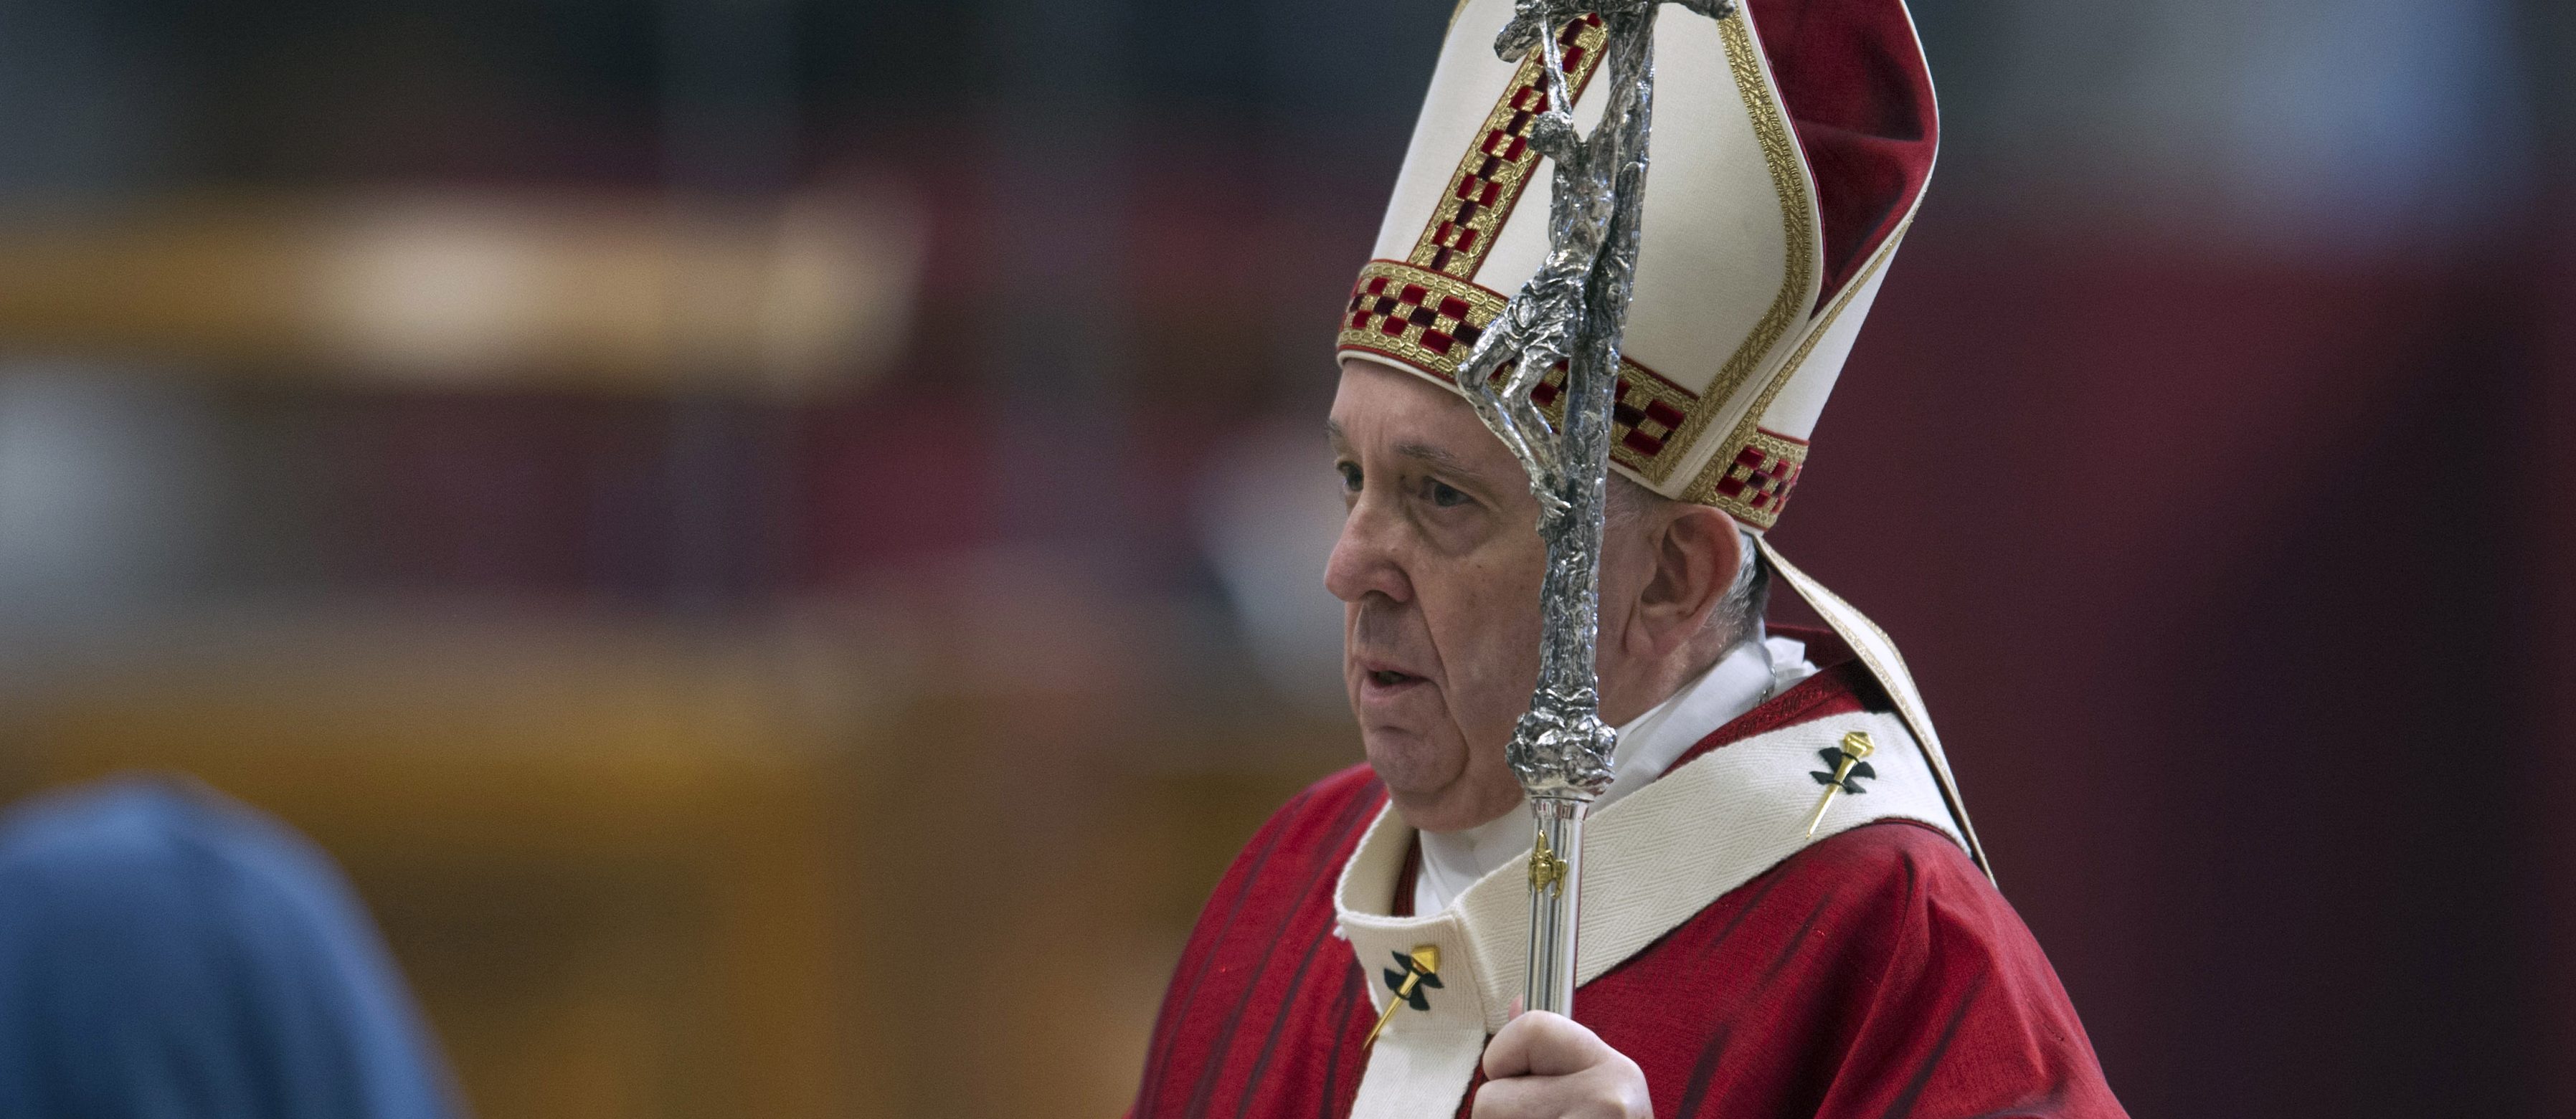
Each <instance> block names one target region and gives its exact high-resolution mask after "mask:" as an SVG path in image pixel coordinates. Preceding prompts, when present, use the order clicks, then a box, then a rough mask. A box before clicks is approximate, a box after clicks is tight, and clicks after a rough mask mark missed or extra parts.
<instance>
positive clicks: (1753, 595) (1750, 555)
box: [1603, 473, 1771, 649]
mask: <svg viewBox="0 0 2576 1119" xmlns="http://www.w3.org/2000/svg"><path fill="white" fill-rule="evenodd" d="M1672 500H1673V499H1672V498H1669V497H1665V496H1664V495H1662V494H1659V493H1656V492H1655V491H1653V490H1650V489H1647V488H1646V487H1644V486H1642V485H1639V484H1637V482H1636V481H1635V480H1633V479H1631V478H1629V477H1627V476H1626V475H1623V474H1618V473H1613V474H1611V475H1610V492H1609V500H1608V501H1606V502H1604V503H1603V505H1604V509H1603V512H1604V514H1605V516H1606V517H1607V519H1608V521H1609V525H1610V527H1612V528H1614V529H1624V528H1626V527H1628V526H1630V525H1632V524H1635V523H1636V520H1637V517H1638V515H1639V514H1641V513H1643V512H1644V511H1645V510H1646V508H1647V507H1648V506H1649V505H1650V504H1651V503H1654V502H1669V501H1672ZM1735 546H1736V551H1737V555H1738V557H1739V558H1738V560H1737V562H1736V565H1735V580H1734V581H1733V582H1731V583H1728V584H1727V586H1726V595H1725V596H1724V597H1723V598H1720V599H1719V600H1718V603H1717V609H1715V610H1712V611H1710V612H1709V615H1708V628H1709V629H1710V630H1711V631H1713V632H1716V633H1720V634H1722V635H1724V637H1725V640H1724V641H1722V642H1720V643H1719V645H1718V647H1719V648H1721V649H1732V648H1734V647H1736V646H1738V645H1741V644H1743V643H1745V642H1747V641H1759V640H1761V638H1762V618H1763V615H1765V614H1766V613H1768V612H1769V610H1770V608H1771V563H1770V561H1768V560H1765V559H1763V558H1762V544H1761V541H1759V540H1757V539H1755V538H1754V536H1753V530H1751V529H1748V528H1745V527H1744V526H1742V525H1737V526H1735Z"/></svg>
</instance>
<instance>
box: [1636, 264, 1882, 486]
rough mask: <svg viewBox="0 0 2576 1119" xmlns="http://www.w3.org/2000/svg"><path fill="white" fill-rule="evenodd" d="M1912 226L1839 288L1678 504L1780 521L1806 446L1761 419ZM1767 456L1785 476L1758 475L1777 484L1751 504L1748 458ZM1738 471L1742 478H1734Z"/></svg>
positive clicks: (1774, 471) (1771, 471) (1772, 471)
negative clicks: (1721, 451) (1770, 428)
mask: <svg viewBox="0 0 2576 1119" xmlns="http://www.w3.org/2000/svg"><path fill="white" fill-rule="evenodd" d="M1913 224H1914V219H1913V218H1912V217H1907V218H1906V219H1905V220H1904V221H1903V222H1900V223H1898V225H1897V227H1896V232H1894V233H1892V234H1889V235H1888V238H1887V243H1886V244H1885V245H1882V246H1880V247H1879V250H1878V253H1877V254H1876V255H1874V256H1872V257H1871V258H1870V261H1869V266H1868V267H1866V268H1863V269H1861V271H1860V274H1859V275H1857V276H1854V277H1852V282H1851V283H1849V284H1847V285H1845V286H1844V287H1843V292H1842V294H1841V295H1839V296H1836V297H1835V298H1834V303H1833V306H1831V307H1828V308H1826V309H1825V314H1824V317H1822V318H1819V319H1817V320H1816V325H1815V326H1814V327H1812V328H1810V329H1809V330H1808V331H1807V336H1806V337H1805V338H1803V339H1800V340H1799V342H1798V349H1797V351H1796V352H1794V353H1792V354H1790V355H1789V360H1787V361H1784V362H1781V363H1780V371H1779V372H1777V373H1774V374H1772V375H1771V381H1770V383H1769V384H1766V385H1764V386H1762V395H1760V396H1758V397H1755V398H1754V400H1753V407H1751V408H1748V409H1746V410H1745V413H1744V418H1743V419H1741V420H1738V421H1736V423H1735V430H1734V432H1733V433H1731V435H1730V436H1729V438H1728V439H1727V441H1726V446H1727V447H1728V448H1732V449H1733V453H1732V454H1723V455H1720V456H1718V457H1713V458H1711V459H1709V460H1708V465H1706V466H1703V467H1701V468H1700V471H1699V476H1698V477H1696V478H1693V479H1691V484H1690V485H1689V486H1687V487H1685V488H1684V489H1683V490H1682V497H1681V499H1682V500H1684V501H1690V502H1696V503H1698V504H1701V505H1714V506H1716V507H1718V508H1719V509H1722V510H1725V511H1726V512H1727V513H1728V514H1729V515H1731V516H1733V517H1734V518H1735V519H1736V520H1739V521H1742V522H1744V523H1745V524H1748V525H1751V526H1753V527H1754V528H1758V529H1764V530H1768V529H1769V528H1770V527H1771V526H1772V525H1775V524H1778V523H1779V522H1780V507H1781V506H1782V505H1784V504H1787V502H1788V500H1789V487H1790V486H1792V485H1795V484H1796V483H1797V480H1798V473H1799V471H1801V470H1804V469H1806V463H1807V444H1806V442H1805V441H1803V440H1793V439H1790V438H1789V437H1787V436H1784V435H1776V434H1773V433H1771V432H1768V431H1764V430H1762V426H1761V425H1762V416H1763V414H1764V413H1766V412H1769V411H1770V410H1771V402H1772V401H1773V400H1776V399H1778V398H1779V396H1780V390H1781V389H1783V388H1786V387H1788V384H1789V379H1790V378H1792V377H1795V376H1797V374H1798V370H1799V369H1801V368H1804V367H1805V366H1806V364H1807V355H1808V354H1811V353H1814V352H1815V349H1816V343H1817V342H1818V341H1820V340H1822V339H1823V338H1824V336H1825V332H1826V331H1827V330H1830V329H1832V328H1833V325H1834V320H1836V319H1839V318H1841V317H1842V313H1843V309H1844V308H1846V307H1849V306H1851V302H1852V299H1853V297H1855V296H1857V295H1859V294H1860V291H1861V289H1862V288H1864V287H1867V286H1868V285H1869V280H1870V277H1872V276H1874V275H1876V274H1877V273H1878V270H1879V269H1880V268H1881V267H1883V266H1885V265H1886V264H1887V261H1888V258H1889V257H1892V256H1894V255H1896V245H1897V243H1898V242H1900V241H1903V240H1904V239H1905V231H1906V230H1907V229H1908V228H1911V227H1912V226H1913ZM1793 455H1794V457H1792V456H1793ZM1766 456H1767V458H1768V459H1777V460H1779V462H1780V463H1785V464H1786V472H1785V476H1784V475H1783V474H1782V472H1781V469H1780V466H1779V465H1778V464H1774V465H1772V466H1771V467H1770V468H1769V469H1768V470H1764V471H1761V472H1762V473H1764V475H1765V477H1766V480H1767V479H1773V478H1776V480H1777V484H1776V485H1774V486H1770V487H1768V488H1764V489H1759V490H1757V491H1755V493H1759V494H1760V495H1762V496H1765V497H1767V498H1768V500H1764V501H1761V502H1759V503H1756V502H1755V501H1754V500H1753V497H1754V493H1748V492H1747V491H1746V490H1745V489H1744V486H1745V484H1746V483H1747V482H1749V481H1751V480H1752V478H1751V474H1752V472H1753V471H1751V470H1750V469H1749V468H1748V467H1747V465H1746V463H1747V460H1748V458H1756V459H1759V458H1765V457H1766ZM1739 471H1744V472H1745V473H1741V474H1739Z"/></svg>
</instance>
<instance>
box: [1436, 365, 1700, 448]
mask: <svg viewBox="0 0 2576 1119" xmlns="http://www.w3.org/2000/svg"><path fill="white" fill-rule="evenodd" d="M1565 377H1566V368H1565V363H1564V362H1558V363H1557V365H1556V368H1554V369H1550V370H1548V371H1547V376H1546V377H1544V378H1541V379H1540V381H1539V383H1538V385H1537V386H1536V387H1534V388H1532V389H1530V403H1532V404H1536V405H1538V407H1539V411H1540V413H1541V414H1543V415H1545V416H1546V417H1547V422H1548V424H1549V425H1550V426H1552V427H1555V428H1558V429H1560V430H1562V429H1563V428H1564V426H1565V401H1564V400H1563V399H1562V394H1563V393H1564V392H1565ZM1453 379H1454V377H1453ZM1612 391H1613V392H1614V393H1616V396H1615V397H1614V398H1613V399H1612V400H1611V402H1610V458H1611V461H1613V462H1616V463H1618V464H1619V465H1621V466H1624V467H1627V468H1628V469H1629V470H1631V471H1634V472H1636V473H1637V474H1640V475H1644V474H1648V473H1650V472H1652V471H1654V470H1655V469H1656V468H1657V467H1661V468H1662V470H1663V472H1664V473H1667V474H1669V473H1671V472H1672V467H1671V465H1670V463H1669V460H1670V459H1679V458H1680V457H1682V454H1683V452H1684V451H1685V450H1687V449H1688V447H1689V446H1690V445H1689V444H1687V443H1684V442H1682V441H1680V440H1678V439H1675V438H1674V437H1673V433H1674V432H1675V431H1678V430H1680V428H1681V426H1682V424H1683V423H1684V422H1686V420H1687V419H1688V418H1689V416H1690V410H1691V408H1692V406H1694V405H1696V404H1697V403H1698V402H1699V398H1698V397H1695V396H1692V395H1691V394H1690V390H1689V389H1685V388H1683V387H1681V386H1680V385H1676V384H1674V383H1672V382H1671V381H1667V380H1665V379H1664V378H1663V377H1661V376H1659V375H1657V374H1656V373H1655V371H1654V370H1651V369H1648V368H1646V367H1645V366H1642V365H1639V364H1637V363H1636V362H1633V361H1630V360H1628V359H1627V358H1624V357H1623V358H1620V359H1619V379H1618V384H1617V386H1616V387H1615V388H1614V389H1613V390H1612ZM1667 452H1670V453H1669V454H1667Z"/></svg>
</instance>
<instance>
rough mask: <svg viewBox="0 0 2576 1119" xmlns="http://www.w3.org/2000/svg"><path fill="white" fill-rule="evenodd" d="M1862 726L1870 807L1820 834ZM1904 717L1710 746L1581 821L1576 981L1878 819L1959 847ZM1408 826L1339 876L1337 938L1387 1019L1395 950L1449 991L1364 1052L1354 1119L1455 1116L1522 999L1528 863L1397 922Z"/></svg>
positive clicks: (1850, 811)
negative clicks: (1828, 768)
mask: <svg viewBox="0 0 2576 1119" xmlns="http://www.w3.org/2000/svg"><path fill="white" fill-rule="evenodd" d="M1852 731H1862V732H1865V733H1867V734H1868V735H1869V736H1870V738H1871V739H1872V740H1873V741H1875V742H1877V743H1879V744H1880V745H1879V750H1878V752H1877V753H1876V754H1874V755H1873V756H1872V758H1871V764H1872V765H1873V766H1874V767H1875V768H1876V769H1877V771H1878V776H1877V777H1876V778H1875V779H1874V780H1873V781H1872V782H1871V783H1870V785H1869V793H1868V795H1866V796H1857V797H1838V798H1836V799H1835V801H1834V803H1833V804H1832V805H1831V806H1829V807H1828V809H1827V811H1826V814H1825V818H1824V821H1823V823H1822V825H1821V826H1819V827H1818V828H1817V829H1816V833H1815V839H1814V840H1810V839H1808V838H1807V835H1806V832H1805V828H1806V818H1807V814H1808V813H1809V812H1810V811H1811V810H1812V809H1813V808H1814V805H1815V801H1816V792H1817V788H1818V786H1817V784H1816V781H1815V779H1814V778H1812V777H1810V776H1809V773H1810V772H1811V771H1813V770H1815V769H1817V768H1818V767H1819V764H1820V763H1819V761H1818V752H1819V751H1821V750H1830V749H1833V748H1835V746H1836V745H1837V744H1838V743H1840V742H1841V741H1842V738H1843V736H1844V735H1845V734H1847V733H1850V732H1852ZM1914 741H1915V739H1914V738H1913V736H1912V734H1911V733H1910V732H1909V731H1908V730H1907V724H1906V721H1905V720H1903V719H1901V718H1899V717H1897V716H1895V715H1888V714H1878V713H1861V714H1851V715H1836V716H1829V717H1826V718H1822V719H1817V720H1814V721H1812V722H1807V723H1801V724H1799V725H1797V726H1793V727H1786V728H1783V729H1781V730H1777V731H1773V732H1771V733H1768V734H1762V735H1756V736H1754V737H1752V738H1748V739H1744V740H1742V741H1740V742H1734V743H1729V744H1727V745H1726V746H1723V747H1720V748H1718V749H1715V750H1711V751H1709V752H1708V753H1706V754H1703V755H1701V756H1699V757H1698V758H1695V759H1692V760H1691V761H1689V762H1687V763H1685V764H1683V765H1682V766H1680V767H1679V768H1677V769H1675V770H1673V771H1672V772H1671V773H1667V774H1665V775H1664V776H1663V777H1661V778H1658V779H1657V780H1655V781H1654V782H1652V783H1650V784H1648V785H1646V786H1645V787H1644V788H1641V789H1639V790H1637V791H1636V792H1635V793H1632V794H1630V795H1628V796H1627V797H1624V798H1622V799H1620V800H1618V801H1615V802H1613V803H1612V804H1610V806H1608V807H1606V808H1604V809H1602V810H1601V811H1600V813H1599V814H1597V815H1595V816H1593V817H1592V819H1591V821H1590V822H1589V823H1588V824H1587V825H1586V833H1585V836H1584V852H1583V881H1582V884H1581V887H1580V888H1581V889H1582V891H1583V935H1582V938H1581V940H1580V941H1579V943H1578V945H1577V948H1576V959H1575V981H1576V982H1577V983H1588V982H1590V981H1591V980H1592V979H1594V978H1595V977H1597V976H1599V975H1601V974H1602V973H1604V972H1606V971H1608V970H1610V969H1611V968H1612V967H1615V966H1617V965H1618V964H1619V963H1621V962H1622V961H1624V960H1626V959H1628V958H1629V957H1631V956H1634V955H1636V954H1637V953H1638V952H1640V951H1643V950H1644V949H1645V948H1646V947H1647V946H1648V945H1650V944H1653V943H1654V942H1655V941H1656V940H1657V939H1658V938H1660V937H1662V936H1663V935H1664V934H1665V933H1667V932H1670V931H1671V930H1672V929H1674V928H1675V927H1677V926H1679V925H1680V924H1681V923H1682V922H1684V921H1687V920H1689V919H1690V918H1691V917H1692V916H1693V915H1694V914H1697V913H1698V912H1699V911H1700V910H1702V909H1705V908H1707V907H1708V905H1709V903H1710V902H1713V901H1716V900H1717V899H1718V898H1719V897H1720V896H1722V895H1724V894H1725V893H1726V892H1727V891H1729V890H1732V889H1734V888H1736V887H1737V886H1741V885H1743V884H1744V883H1746V882H1748V881H1751V880H1752V879H1753V878H1754V877H1755V876H1757V875H1759V874H1761V873H1762V872H1763V871H1765V870H1768V869H1770V868H1771V867H1773V866H1776V865H1778V864H1779V863H1780V861H1781V860H1783V859H1786V858H1788V857H1789V856H1791V855H1793V854H1796V853H1797V852H1798V851H1799V850H1801V849H1803V848H1804V847H1806V846H1807V844H1808V843H1810V842H1817V841H1822V840H1824V839H1826V838H1829V837H1831V836H1833V835H1837V834H1840V833H1842V832H1844V831H1848V830H1850V829H1852V828H1855V827H1859V826H1861V825H1862V824H1867V823H1872V822H1875V821H1879V820H1889V819H1902V820H1913V821H1917V822H1920V823H1924V824H1928V825H1931V826H1932V827H1935V828H1938V829H1940V830H1941V831H1942V832H1943V833H1945V834H1947V835H1949V836H1950V837H1951V838H1952V839H1953V840H1954V841H1957V842H1960V843H1961V845H1962V846H1965V845H1966V841H1965V840H1964V839H1962V838H1961V832H1960V829H1959V827H1958V826H1956V825H1955V824H1954V823H1953V822H1952V820H1951V817H1950V812H1949V810H1948V807H1947V803H1946V802H1945V801H1944V799H1943V796H1942V792H1941V786H1940V783H1939V781H1938V779H1936V778H1935V776H1934V774H1933V770H1932V768H1931V766H1930V765H1928V764H1927V762H1926V758H1927V757H1928V756H1929V755H1927V754H1926V753H1925V752H1924V751H1922V750H1918V749H1909V748H1905V747H1906V746H1907V744H1909V743H1912V742H1914ZM1412 842H1413V829H1411V828H1409V827H1406V826H1405V825H1404V823H1403V821H1401V820H1399V819H1397V818H1396V817H1395V815H1394V814H1393V812H1392V811H1391V810H1382V811H1381V812H1380V813H1379V815H1378V818H1377V820H1376V821H1375V822H1373V823H1371V824H1370V825H1369V829H1368V831H1367V832H1366V833H1365V834H1364V835H1362V836H1361V838H1360V842H1359V846H1358V848H1357V849H1356V850H1355V851H1354V852H1353V853H1352V855H1351V859H1350V861H1349V862H1348V863H1347V864H1345V865H1344V866H1343V869H1342V875H1341V880H1340V882H1339V883H1338V885H1337V886H1336V888H1335V892H1334V899H1333V900H1334V905H1335V908H1336V910H1337V913H1338V916H1339V920H1340V927H1341V931H1342V934H1343V935H1344V936H1345V937H1346V938H1347V939H1348V940H1349V941H1350V944H1351V950H1352V951H1353V952H1354V953H1356V954H1357V957H1358V960H1359V963H1360V966H1361V968H1362V969H1363V970H1364V972H1365V973H1366V974H1367V975H1369V976H1371V977H1372V982H1371V984H1370V988H1371V989H1370V1000H1371V1006H1372V1008H1373V1009H1374V1010H1377V1011H1383V1010H1384V1009H1385V1008H1386V1005H1387V999H1388V997H1389V994H1390V992H1388V991H1386V990H1384V989H1382V988H1381V987H1380V985H1379V984H1377V983H1375V982H1374V977H1375V976H1377V974H1378V972H1379V971H1380V970H1381V969H1382V967H1383V965H1385V964H1386V963H1387V962H1388V961H1389V960H1390V959H1391V957H1392V956H1393V955H1394V954H1398V953H1405V952H1410V951H1412V950H1413V949H1415V948H1416V947H1419V946H1421V945H1425V944H1431V945H1436V946H1438V947H1439V950H1440V960H1441V966H1440V977H1441V979H1442V981H1443V983H1444V985H1443V987H1442V988H1441V989H1440V990H1439V991H1436V992H1433V997H1432V998H1431V999H1430V1009H1429V1010H1428V1011H1413V1010H1409V1009H1406V1010H1398V1011H1397V1012H1396V1013H1395V1016H1394V1019H1393V1021H1392V1022H1390V1023H1389V1025H1388V1026H1387V1029H1386V1032H1385V1033H1384V1034H1382V1035H1381V1036H1380V1037H1379V1038H1378V1040H1377V1043H1376V1045H1375V1046H1374V1047H1373V1048H1372V1049H1371V1051H1370V1054H1369V1063H1368V1069H1367V1071H1366V1072H1365V1073H1364V1074H1363V1076H1362V1079H1361V1081H1360V1090H1359V1105H1358V1107H1357V1108H1356V1109H1355V1110H1354V1111H1353V1112H1352V1114H1353V1115H1354V1116H1355V1117H1369V1116H1388V1117H1392V1116H1408V1117H1410V1116H1420V1115H1446V1114H1450V1113H1451V1112H1453V1111H1455V1110H1456V1109H1457V1106H1458V1103H1459V1100H1460V1098H1461V1097H1462V1096H1463V1094H1464V1093H1465V1091H1466V1088H1467V1084H1468V1083H1469V1081H1470V1080H1471V1079H1472V1078H1473V1076H1474V1074H1475V1069H1476V1061H1477V1059H1478V1058H1479V1057H1480V1055H1481V1054H1482V1052H1483V1050H1484V1042H1485V1038H1486V1037H1488V1036H1489V1035H1491V1034H1492V1033H1493V1032H1495V1031H1497V1030H1500V1029H1501V1028H1502V1027H1503V1023H1504V1022H1505V1021H1507V1020H1508V1016H1509V1013H1510V1009H1511V1003H1512V999H1513V998H1514V997H1515V996H1517V995H1518V994H1519V993H1520V990H1521V972H1522V969H1523V967H1524V966H1525V961H1524V959H1523V957H1524V954H1525V948H1526V945H1527V942H1528V939H1529V883H1528V878H1527V867H1526V865H1525V864H1526V860H1521V861H1516V862H1514V863H1511V864H1509V865H1507V866H1505V867H1504V868H1503V869H1501V870H1498V871H1495V872H1494V873H1492V874H1488V875H1486V876H1485V877H1484V878H1482V879H1479V880H1477V882H1476V883H1475V884H1474V885H1472V886H1469V887H1468V888H1467V889H1466V890H1465V891H1464V892H1463V893H1461V894H1460V895H1459V896H1458V899H1457V900H1456V901H1455V902H1453V903H1451V904H1450V906H1449V907H1448V908H1447V909H1444V910H1442V911H1440V912H1438V913H1434V914H1429V915H1425V916H1418V917H1394V916H1389V915H1388V911H1389V909H1390V903H1391V902H1392V900H1393V897H1394V892H1395V883H1396V879H1397V878H1398V877H1399V876H1400V875H1401V873H1402V870H1403V865H1404V859H1405V853H1406V851H1407V849H1408V848H1409V847H1410V846H1411V844H1412Z"/></svg>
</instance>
